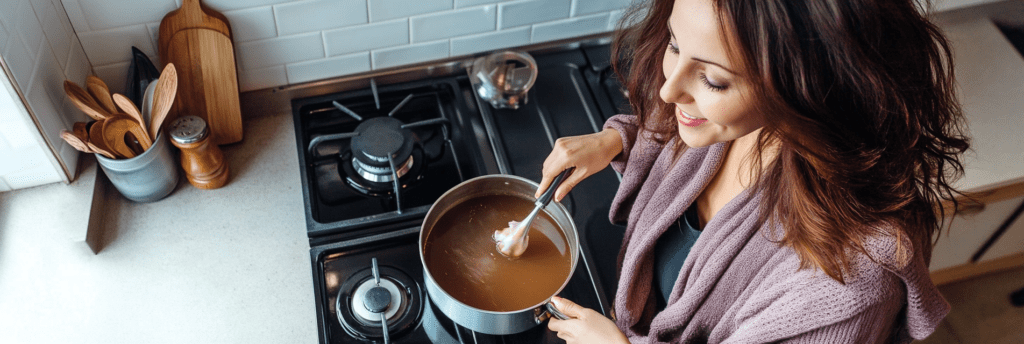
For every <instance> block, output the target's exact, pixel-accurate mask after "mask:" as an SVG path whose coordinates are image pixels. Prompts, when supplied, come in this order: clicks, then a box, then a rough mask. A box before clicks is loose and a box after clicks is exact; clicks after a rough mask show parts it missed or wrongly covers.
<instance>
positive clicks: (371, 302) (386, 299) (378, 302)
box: [363, 287, 391, 313]
mask: <svg viewBox="0 0 1024 344" xmlns="http://www.w3.org/2000/svg"><path fill="white" fill-rule="evenodd" d="M390 305H391V292H390V291H388V289H387V288H384V287H373V288H370V290H368V291H367V292H366V296H364V297H363V306H366V310H368V311H370V312H374V313H380V312H383V311H385V310H387V309H388V306H390Z"/></svg>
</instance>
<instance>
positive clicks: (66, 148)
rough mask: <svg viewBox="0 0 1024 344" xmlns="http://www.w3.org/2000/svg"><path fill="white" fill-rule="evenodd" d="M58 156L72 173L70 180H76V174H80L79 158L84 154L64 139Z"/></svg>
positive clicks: (58, 150)
mask: <svg viewBox="0 0 1024 344" xmlns="http://www.w3.org/2000/svg"><path fill="white" fill-rule="evenodd" d="M57 156H59V157H60V160H61V161H63V162H64V164H65V165H67V167H68V170H69V172H70V173H71V176H70V177H69V178H68V181H69V182H70V181H72V180H74V178H75V176H77V175H78V158H80V157H81V156H82V152H79V151H78V150H77V149H75V148H74V147H71V145H70V144H68V143H67V142H65V141H64V140H60V148H58V149H57Z"/></svg>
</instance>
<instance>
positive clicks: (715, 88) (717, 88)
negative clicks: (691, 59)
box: [700, 73, 729, 92]
mask: <svg viewBox="0 0 1024 344" xmlns="http://www.w3.org/2000/svg"><path fill="white" fill-rule="evenodd" d="M700 82H701V83H703V84H704V86H707V88H709V89H711V90H712V91H716V92H718V91H725V89H726V88H729V85H716V84H714V83H712V82H711V81H710V80H708V75H707V74H704V73H700Z"/></svg>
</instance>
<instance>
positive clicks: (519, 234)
mask: <svg viewBox="0 0 1024 344" xmlns="http://www.w3.org/2000/svg"><path fill="white" fill-rule="evenodd" d="M575 169H576V168H575V167H570V168H567V169H565V170H564V171H562V173H559V174H558V176H557V177H555V180H554V181H552V182H551V185H550V186H548V189H547V190H546V191H544V193H543V194H541V195H540V197H539V198H537V201H536V202H534V203H533V204H534V205H535V206H534V207H533V211H530V214H529V215H526V218H525V219H523V221H521V222H518V223H516V222H515V221H512V222H510V223H509V227H508V228H505V229H499V230H496V231H494V235H493V236H492V238H494V241H496V242H497V244H496V247H497V249H498V252H500V253H501V254H502V255H505V256H506V257H510V258H518V257H519V256H521V255H523V252H526V246H527V244H529V241H530V240H529V236H528V235H527V233H529V232H530V224H531V223H533V219H534V218H536V217H537V214H538V213H540V210H541V209H543V208H544V207H546V206H548V203H551V199H552V198H554V196H555V190H557V189H558V186H559V185H562V182H564V181H565V179H566V178H568V177H569V175H570V174H572V171H574V170H575Z"/></svg>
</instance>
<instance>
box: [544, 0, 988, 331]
mask: <svg viewBox="0 0 1024 344" xmlns="http://www.w3.org/2000/svg"><path fill="white" fill-rule="evenodd" d="M918 5H919V4H918V2H917V1H916V0H844V1H834V0H832V1H829V0H817V1H815V0H655V1H653V3H652V4H650V8H646V9H641V10H637V11H634V12H632V13H634V14H636V13H639V15H640V16H642V18H640V20H636V21H633V20H632V17H630V16H627V17H626V19H625V20H624V21H623V22H624V23H625V22H634V23H637V24H636V25H633V26H631V27H629V28H627V29H625V30H624V31H623V32H622V34H621V35H620V36H619V37H617V39H616V43H615V44H614V47H615V52H614V54H613V55H614V56H631V57H632V60H631V61H630V64H629V66H628V67H627V68H628V70H629V75H630V76H629V78H627V79H626V84H627V87H626V88H627V90H628V91H629V94H630V103H631V107H632V112H633V114H636V116H628V115H619V116H615V117H613V118H611V119H610V120H609V121H608V122H607V123H606V124H605V129H604V130H603V131H602V132H600V133H596V134H592V135H585V136H578V137H568V138H562V139H559V140H558V142H557V144H556V145H555V148H554V150H553V151H552V153H551V154H550V155H549V157H548V158H547V160H546V161H545V163H544V168H543V174H544V178H543V180H542V181H541V187H540V190H544V189H546V188H547V186H548V185H549V184H550V183H551V180H552V179H553V177H554V176H555V175H557V173H558V172H559V171H562V170H563V169H565V168H567V167H570V166H574V167H576V172H575V173H574V174H573V175H572V176H571V177H570V178H569V179H568V180H567V181H566V182H565V183H564V184H563V185H562V186H561V187H560V188H559V189H558V190H557V191H556V194H555V197H556V199H561V198H562V197H563V196H564V195H565V194H566V193H568V192H569V190H570V189H571V188H572V187H573V186H574V185H576V184H577V183H579V181H580V180H582V179H584V178H586V177H587V176H589V175H592V174H593V173H596V172H597V171H599V170H601V169H603V168H605V167H606V166H608V165H609V164H611V166H612V167H613V168H615V169H616V170H617V171H619V172H620V173H622V184H621V186H620V188H619V191H618V193H617V195H616V197H615V199H614V201H613V203H612V210H611V214H610V218H611V220H612V221H613V222H623V221H625V222H626V224H627V227H626V228H627V229H626V232H625V238H624V240H623V243H622V248H621V250H620V252H619V267H620V270H619V275H620V276H619V280H618V290H617V291H616V293H615V299H614V305H613V309H614V314H613V318H614V320H611V319H608V318H605V317H604V316H602V315H601V314H599V313H597V312H595V311H593V310H589V309H583V308H581V307H580V306H578V305H576V304H574V303H572V302H571V300H564V299H559V298H556V299H555V304H556V306H557V307H558V308H559V309H561V310H562V311H563V312H565V313H566V314H567V315H569V316H570V317H571V318H572V319H570V320H551V322H550V323H549V328H550V329H551V330H553V331H556V332H558V336H559V337H561V338H563V339H566V340H567V341H568V342H570V343H602V342H613V343H620V342H627V341H629V342H643V343H648V342H685V343H692V342H702V343H766V342H798V343H890V342H909V341H910V338H911V337H912V338H924V337H927V336H928V335H929V334H930V333H931V332H932V331H933V330H934V329H935V327H936V326H937V325H938V323H939V322H940V321H941V319H942V318H943V317H944V316H945V315H946V313H948V310H949V306H948V304H947V303H946V302H945V300H943V299H942V297H941V295H940V294H939V293H938V292H937V290H936V288H935V286H934V285H933V284H932V283H931V280H930V279H929V275H928V269H927V264H928V259H929V257H930V254H931V253H930V250H931V245H932V240H931V239H932V237H933V234H935V232H936V230H938V229H939V228H940V227H941V221H939V220H938V219H941V218H943V217H942V216H943V214H942V210H941V209H942V207H940V206H939V204H940V202H941V201H942V200H944V199H948V200H952V198H953V195H954V194H955V193H956V191H955V190H953V189H952V188H951V187H950V182H951V181H952V180H953V178H956V177H958V176H959V175H961V174H962V172H963V167H962V165H961V163H960V160H959V159H960V155H961V154H962V153H963V152H964V151H965V150H966V149H967V147H968V142H967V139H966V138H965V137H964V135H963V133H962V129H961V123H962V114H961V111H960V108H959V106H958V104H957V103H956V100H955V99H956V97H955V94H954V91H953V72H952V67H951V66H950V65H948V64H947V63H946V62H947V61H950V60H951V55H950V52H949V48H948V44H947V42H946V40H945V39H944V38H943V37H942V35H941V33H940V32H939V30H938V29H937V28H936V27H935V26H933V25H932V24H930V23H929V22H928V21H927V20H926V19H925V18H923V17H922V15H921V12H923V10H921V9H919V8H917V7H916V6H918ZM622 69H623V68H622V66H618V65H616V70H617V71H620V75H622V74H623V73H621V70H622ZM608 254H610V253H608Z"/></svg>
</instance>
